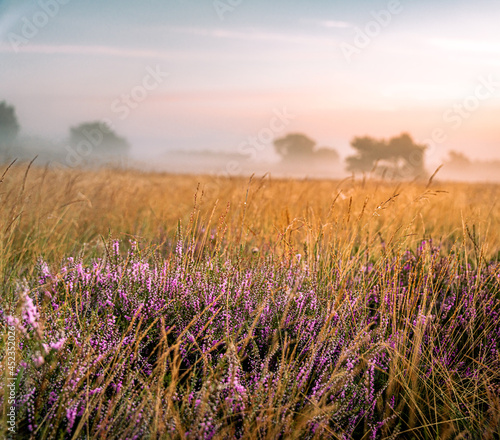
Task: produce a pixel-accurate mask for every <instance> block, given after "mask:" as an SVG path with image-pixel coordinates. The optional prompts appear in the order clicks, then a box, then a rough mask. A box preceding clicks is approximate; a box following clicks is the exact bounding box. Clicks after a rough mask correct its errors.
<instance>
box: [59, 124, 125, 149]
mask: <svg viewBox="0 0 500 440" xmlns="http://www.w3.org/2000/svg"><path fill="white" fill-rule="evenodd" d="M69 142H70V144H71V145H72V146H78V145H82V144H86V145H88V144H90V145H91V146H92V147H93V148H94V149H95V151H94V152H95V153H97V154H121V155H123V154H127V153H128V151H129V149H130V145H129V143H128V142H127V140H126V139H125V138H123V137H121V136H118V135H117V134H116V133H115V132H114V131H113V130H112V129H111V128H110V127H108V126H107V125H106V124H105V123H103V122H99V121H95V122H85V123H82V124H80V125H78V126H76V127H71V128H70V140H69Z"/></svg>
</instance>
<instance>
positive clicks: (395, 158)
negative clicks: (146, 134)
mask: <svg viewBox="0 0 500 440" xmlns="http://www.w3.org/2000/svg"><path fill="white" fill-rule="evenodd" d="M19 132H20V125H19V122H18V119H17V116H16V112H15V108H14V107H13V106H12V105H9V104H8V103H7V102H5V101H3V102H0V158H1V156H2V155H3V156H4V158H5V157H6V156H8V155H9V153H10V155H11V156H12V155H13V154H15V149H16V147H17V145H18V139H17V138H18V136H19ZM66 143H67V148H68V151H70V153H71V154H73V155H76V156H78V155H80V157H82V156H83V157H84V156H85V155H86V153H89V152H90V151H91V152H92V153H94V155H93V158H95V155H96V154H97V155H107V156H120V155H126V154H127V153H128V151H129V149H130V145H129V143H128V142H127V140H126V139H125V138H123V137H122V136H119V135H118V134H116V133H115V132H114V131H113V130H111V129H110V128H109V127H105V126H103V124H102V123H100V122H98V121H91V122H84V123H81V124H79V125H77V126H74V127H71V128H70V130H69V136H68V139H67V141H66ZM351 147H352V148H353V149H354V150H355V153H354V154H353V155H351V156H349V157H347V158H346V163H345V165H346V170H347V171H350V172H353V173H368V172H373V173H375V174H383V175H386V174H389V175H390V176H391V177H393V178H415V177H424V176H425V174H426V170H425V165H424V155H425V150H426V146H425V145H421V144H418V143H416V142H415V141H414V140H413V139H412V137H411V136H410V135H409V134H407V133H403V134H401V135H399V136H396V137H393V138H391V139H387V140H386V139H374V138H372V137H369V136H363V137H355V138H354V139H353V140H352V141H351ZM274 148H275V151H276V153H277V154H278V155H279V156H280V157H281V159H282V162H283V163H284V164H285V165H286V164H302V165H308V164H310V165H311V164H314V163H315V162H316V163H318V162H321V163H338V162H339V160H340V158H339V154H338V153H337V151H336V150H334V149H332V148H329V147H318V146H317V144H316V142H315V141H314V140H312V139H311V138H309V137H308V136H306V135H305V134H303V133H290V134H287V135H286V136H284V137H281V138H278V139H275V140H274ZM94 150H95V151H94ZM76 156H75V157H76ZM67 157H68V158H70V157H71V155H70V154H69V153H68V155H67Z"/></svg>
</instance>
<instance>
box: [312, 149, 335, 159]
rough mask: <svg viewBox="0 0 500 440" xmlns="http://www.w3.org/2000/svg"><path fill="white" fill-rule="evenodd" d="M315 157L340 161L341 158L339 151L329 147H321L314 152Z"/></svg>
mask: <svg viewBox="0 0 500 440" xmlns="http://www.w3.org/2000/svg"><path fill="white" fill-rule="evenodd" d="M314 158H315V159H318V160H324V161H325V162H338V161H339V159H340V156H339V153H337V151H335V150H333V149H332V148H328V147H320V148H318V149H317V150H316V151H315V152H314Z"/></svg>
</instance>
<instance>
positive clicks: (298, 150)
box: [274, 133, 339, 162]
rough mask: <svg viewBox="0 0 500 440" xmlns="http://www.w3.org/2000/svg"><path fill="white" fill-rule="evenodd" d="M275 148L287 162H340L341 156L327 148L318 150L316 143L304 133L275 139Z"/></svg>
mask: <svg viewBox="0 0 500 440" xmlns="http://www.w3.org/2000/svg"><path fill="white" fill-rule="evenodd" d="M274 148H275V149H276V152H277V153H278V154H279V155H280V156H281V157H282V158H283V160H284V161H286V162H298V161H301V162H304V161H315V160H324V161H338V159H339V155H338V153H337V152H336V151H335V150H332V149H331V148H327V147H321V148H316V142H315V141H313V140H312V139H311V138H309V137H308V136H306V135H305V134H302V133H291V134H287V135H286V136H285V137H282V138H279V139H275V141H274Z"/></svg>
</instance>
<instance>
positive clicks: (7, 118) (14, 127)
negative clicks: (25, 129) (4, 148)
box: [0, 101, 20, 144]
mask: <svg viewBox="0 0 500 440" xmlns="http://www.w3.org/2000/svg"><path fill="white" fill-rule="evenodd" d="M19 128H20V127H19V123H18V122H17V116H16V111H15V109H14V107H13V106H12V105H9V104H7V103H6V102H5V101H2V102H0V144H7V143H11V142H13V141H14V140H15V139H16V137H17V135H18V134H19Z"/></svg>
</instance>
